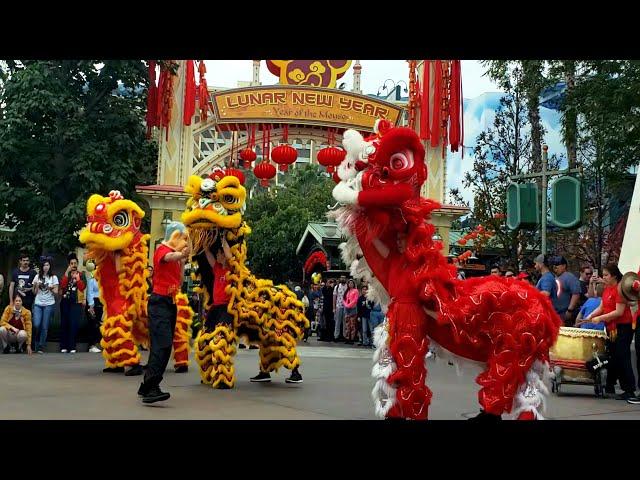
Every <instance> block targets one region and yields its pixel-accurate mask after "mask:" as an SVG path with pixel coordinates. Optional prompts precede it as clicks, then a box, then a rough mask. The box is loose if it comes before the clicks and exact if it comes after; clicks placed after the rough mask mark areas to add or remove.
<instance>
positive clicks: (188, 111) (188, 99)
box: [183, 60, 196, 125]
mask: <svg viewBox="0 0 640 480" xmlns="http://www.w3.org/2000/svg"><path fill="white" fill-rule="evenodd" d="M185 66H186V71H185V77H184V81H185V88H184V110H183V122H184V124H185V125H191V119H192V118H193V114H194V113H195V111H196V76H195V69H194V66H193V60H187V61H186V62H185Z"/></svg>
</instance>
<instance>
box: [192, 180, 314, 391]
mask: <svg viewBox="0 0 640 480" xmlns="http://www.w3.org/2000/svg"><path fill="white" fill-rule="evenodd" d="M239 176H241V174H239V175H238V176H234V175H232V174H231V173H227V172H225V171H223V170H220V169H217V170H214V172H213V173H212V174H211V175H210V176H209V177H208V178H205V179H203V178H200V177H198V176H191V177H190V178H189V181H188V184H187V186H186V187H185V191H186V192H187V193H188V194H190V195H191V198H190V199H189V200H188V201H187V210H186V211H185V212H184V213H183V214H182V223H184V224H185V226H186V227H187V229H188V230H189V237H190V238H191V242H192V249H191V250H192V252H193V253H192V254H193V256H194V257H195V259H196V261H197V262H198V267H199V268H198V273H199V275H200V277H201V280H202V285H203V286H204V287H205V288H204V289H203V294H204V305H205V308H206V309H207V310H208V309H210V307H211V304H212V296H213V273H212V269H211V266H210V265H209V263H208V261H207V259H206V256H205V254H204V247H205V246H206V247H209V248H210V249H211V250H212V251H214V252H215V251H217V250H218V249H220V245H221V241H220V239H221V235H225V238H226V239H227V242H228V244H229V247H230V251H231V256H232V258H231V259H229V260H228V264H229V272H228V273H227V287H226V293H227V294H228V295H230V300H229V303H228V306H227V311H228V312H229V314H230V315H231V316H232V318H233V325H227V324H224V323H218V324H217V325H208V324H207V323H205V324H204V325H203V328H202V330H201V331H200V333H199V334H198V337H197V339H196V360H197V362H198V364H199V365H200V376H201V377H202V383H204V384H208V385H211V386H212V387H214V388H233V386H234V383H235V373H234V366H233V358H234V355H235V353H236V344H237V341H238V337H245V338H246V340H247V341H248V342H249V343H250V344H252V345H258V346H259V347H260V351H259V354H260V365H259V366H260V373H259V374H258V375H257V376H256V377H253V378H252V379H251V381H253V382H268V381H270V379H271V378H270V372H272V371H277V370H278V369H279V368H280V367H285V368H287V369H289V370H291V371H292V372H291V376H290V377H289V378H287V379H286V381H287V383H301V382H302V375H300V372H299V369H298V367H299V365H300V357H299V356H298V354H297V352H296V343H297V341H298V340H301V339H302V338H303V336H304V330H305V329H306V328H308V327H309V320H307V318H306V317H305V315H304V305H303V304H302V302H301V301H299V300H298V298H297V297H296V295H295V294H294V293H293V292H292V291H291V290H289V289H288V288H287V287H286V286H284V285H278V286H275V285H273V282H272V281H271V280H263V279H258V278H256V277H255V276H254V275H253V274H252V273H251V271H250V270H249V269H248V268H247V267H246V261H247V244H246V238H247V236H248V235H249V234H250V233H251V229H250V228H249V227H248V226H247V224H246V223H245V222H243V220H242V213H243V212H244V210H245V200H246V196H247V193H246V190H245V188H244V187H243V186H242V184H241V182H240V179H239V178H238V177H239Z"/></svg>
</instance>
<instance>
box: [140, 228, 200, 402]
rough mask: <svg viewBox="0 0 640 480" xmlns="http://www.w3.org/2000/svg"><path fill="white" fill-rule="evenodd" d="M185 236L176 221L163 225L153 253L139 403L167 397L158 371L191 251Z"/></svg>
mask: <svg viewBox="0 0 640 480" xmlns="http://www.w3.org/2000/svg"><path fill="white" fill-rule="evenodd" d="M188 241H189V236H188V233H187V230H186V228H185V226H184V225H183V224H182V223H180V222H171V223H170V224H169V225H168V226H167V230H166V233H165V236H164V241H163V242H162V244H161V245H160V246H159V247H158V248H156V251H155V254H154V256H153V291H152V293H151V296H150V297H149V307H148V310H149V339H150V341H151V350H150V352H149V362H148V363H147V371H146V372H145V375H144V381H143V382H142V384H141V385H140V388H139V389H138V395H140V396H142V401H143V403H154V402H159V401H163V400H168V399H169V397H170V394H169V393H168V392H163V391H162V390H160V382H161V381H162V374H163V373H164V371H165V369H166V368H167V364H168V363H169V359H170V358H171V348H172V346H173V331H174V329H175V326H176V316H177V307H176V304H175V295H176V294H177V293H180V286H181V284H182V275H183V272H184V263H185V261H186V260H187V259H188V258H189V254H190V253H191V251H190V248H189V245H188Z"/></svg>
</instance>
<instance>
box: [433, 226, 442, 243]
mask: <svg viewBox="0 0 640 480" xmlns="http://www.w3.org/2000/svg"><path fill="white" fill-rule="evenodd" d="M431 240H433V241H434V242H441V241H442V235H440V233H439V232H438V229H437V228H436V233H434V234H433V236H432V237H431Z"/></svg>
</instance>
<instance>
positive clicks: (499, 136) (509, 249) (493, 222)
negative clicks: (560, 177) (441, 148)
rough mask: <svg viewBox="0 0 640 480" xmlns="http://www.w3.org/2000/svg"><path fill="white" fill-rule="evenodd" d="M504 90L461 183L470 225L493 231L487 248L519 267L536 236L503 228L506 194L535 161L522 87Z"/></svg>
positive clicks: (552, 164) (553, 161)
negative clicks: (470, 199)
mask: <svg viewBox="0 0 640 480" xmlns="http://www.w3.org/2000/svg"><path fill="white" fill-rule="evenodd" d="M506 87H507V91H506V92H505V93H506V94H505V96H504V97H502V98H501V99H500V106H499V107H498V110H497V112H496V116H495V119H494V122H493V126H492V127H490V128H489V129H488V130H486V131H484V132H482V133H481V134H480V135H479V136H478V138H477V143H476V147H475V150H474V155H475V159H474V164H473V169H472V170H471V171H470V172H467V173H466V175H465V177H464V180H463V183H464V186H465V187H466V188H471V189H472V191H473V193H474V206H473V222H471V223H473V225H471V226H474V225H477V224H482V225H483V226H484V227H485V228H487V229H489V230H493V231H495V237H494V238H493V239H492V241H491V242H490V245H492V246H493V247H496V248H500V249H501V250H502V252H503V257H504V258H505V259H506V260H508V262H509V263H510V264H512V265H518V263H519V262H518V260H519V254H520V252H522V251H524V250H525V249H526V248H527V246H535V245H536V243H537V242H536V240H535V238H536V237H537V236H536V235H533V234H532V232H527V231H524V230H516V231H512V230H510V229H509V228H508V227H507V226H506V222H505V220H504V214H505V213H506V208H507V207H506V191H507V186H508V185H509V183H511V180H510V178H511V177H512V176H514V175H520V174H523V173H530V172H532V171H533V165H534V161H533V158H532V156H531V149H532V138H531V136H530V129H529V128H528V127H529V125H528V118H529V116H528V111H527V107H526V98H525V96H524V95H523V86H522V84H521V83H519V82H509V83H507V84H506ZM542 133H543V134H544V131H542ZM549 163H550V167H551V168H554V167H555V165H557V160H556V158H555V157H552V158H551V159H550V162H549Z"/></svg>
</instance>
